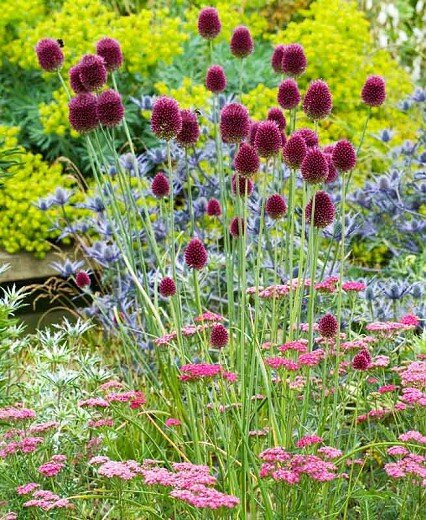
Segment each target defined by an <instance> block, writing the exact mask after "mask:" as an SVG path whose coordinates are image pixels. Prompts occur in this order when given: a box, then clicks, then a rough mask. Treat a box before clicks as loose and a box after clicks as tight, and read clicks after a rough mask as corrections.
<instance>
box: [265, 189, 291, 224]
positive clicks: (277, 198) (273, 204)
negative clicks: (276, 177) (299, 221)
mask: <svg viewBox="0 0 426 520" xmlns="http://www.w3.org/2000/svg"><path fill="white" fill-rule="evenodd" d="M265 211H266V214H267V215H268V216H269V217H271V218H272V219H274V220H277V219H280V218H282V217H284V215H285V214H286V211H287V204H286V202H285V198H284V197H283V196H282V195H279V194H278V193H276V194H275V195H271V196H270V197H269V198H268V200H267V201H266V205H265Z"/></svg>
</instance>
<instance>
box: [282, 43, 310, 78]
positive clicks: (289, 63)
mask: <svg viewBox="0 0 426 520" xmlns="http://www.w3.org/2000/svg"><path fill="white" fill-rule="evenodd" d="M306 64H307V61H306V56H305V51H304V50H303V47H302V46H301V45H299V44H298V43H292V44H290V45H285V46H284V50H283V58H282V62H281V66H282V70H283V72H284V74H288V75H289V76H300V75H301V74H303V73H304V72H305V70H306Z"/></svg>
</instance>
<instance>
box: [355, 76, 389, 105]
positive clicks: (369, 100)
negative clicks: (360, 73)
mask: <svg viewBox="0 0 426 520" xmlns="http://www.w3.org/2000/svg"><path fill="white" fill-rule="evenodd" d="M361 99H362V100H363V101H364V103H365V104H366V105H369V106H370V107H379V106H380V105H383V103H384V102H385V100H386V82H385V80H384V79H383V78H382V77H381V76H369V77H368V78H367V79H366V81H365V83H364V86H363V87H362V90H361Z"/></svg>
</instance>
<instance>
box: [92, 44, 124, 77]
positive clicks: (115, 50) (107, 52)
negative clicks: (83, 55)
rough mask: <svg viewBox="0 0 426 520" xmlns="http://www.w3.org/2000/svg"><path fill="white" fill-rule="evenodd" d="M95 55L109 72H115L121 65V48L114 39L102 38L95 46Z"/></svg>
mask: <svg viewBox="0 0 426 520" xmlns="http://www.w3.org/2000/svg"><path fill="white" fill-rule="evenodd" d="M96 53H97V54H98V55H99V56H101V58H103V60H104V63H105V67H106V68H107V70H109V71H113V70H117V69H119V68H120V67H121V65H122V64H123V53H122V51H121V46H120V44H119V43H118V41H117V40H114V38H102V39H100V40H99V41H98V43H97V44H96Z"/></svg>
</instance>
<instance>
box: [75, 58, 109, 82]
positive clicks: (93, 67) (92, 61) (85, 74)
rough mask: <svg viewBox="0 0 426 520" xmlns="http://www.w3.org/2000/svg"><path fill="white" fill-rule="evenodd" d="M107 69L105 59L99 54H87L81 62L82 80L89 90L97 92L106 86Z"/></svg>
mask: <svg viewBox="0 0 426 520" xmlns="http://www.w3.org/2000/svg"><path fill="white" fill-rule="evenodd" d="M107 75H108V72H107V69H106V67H105V62H104V59H103V58H102V57H101V56H98V55H97V54H86V55H85V56H83V58H82V59H81V61H80V79H81V82H82V83H83V85H84V86H85V88H86V89H87V90H90V91H92V90H97V89H99V88H101V87H102V86H103V85H105V82H106V80H107Z"/></svg>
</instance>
